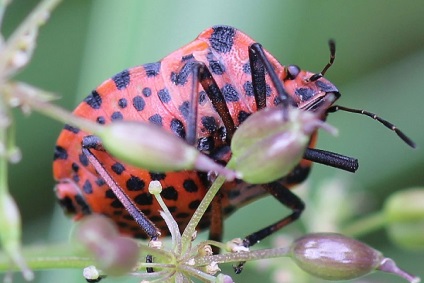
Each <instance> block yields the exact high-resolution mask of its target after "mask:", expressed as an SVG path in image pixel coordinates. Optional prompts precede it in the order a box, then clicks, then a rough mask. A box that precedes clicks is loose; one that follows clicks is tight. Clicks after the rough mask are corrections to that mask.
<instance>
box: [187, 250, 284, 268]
mask: <svg viewBox="0 0 424 283" xmlns="http://www.w3.org/2000/svg"><path fill="white" fill-rule="evenodd" d="M289 252H290V248H288V247H283V248H274V249H265V250H256V251H249V252H239V253H226V254H219V255H212V256H203V257H198V258H195V263H194V266H205V265H208V264H211V263H212V262H216V263H229V262H240V261H251V260H262V259H265V258H276V257H287V256H289Z"/></svg>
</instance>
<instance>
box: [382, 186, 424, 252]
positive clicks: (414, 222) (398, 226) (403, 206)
mask: <svg viewBox="0 0 424 283" xmlns="http://www.w3.org/2000/svg"><path fill="white" fill-rule="evenodd" d="M423 203H424V188H412V189H408V190H402V191H399V192H396V193H394V194H392V195H391V196H390V198H388V199H387V201H386V203H385V205H384V215H385V217H386V223H387V231H388V235H389V237H390V239H391V240H392V241H393V242H394V243H396V244H397V245H399V246H401V247H403V248H407V249H413V250H417V249H421V250H422V249H424V237H423V235H424V206H423Z"/></svg>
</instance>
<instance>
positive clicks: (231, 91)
mask: <svg viewBox="0 0 424 283" xmlns="http://www.w3.org/2000/svg"><path fill="white" fill-rule="evenodd" d="M222 94H223V95H224V98H225V101H227V102H235V101H238V100H239V94H238V92H237V90H236V89H235V88H234V87H233V86H232V85H231V84H226V85H225V86H224V87H223V88H222Z"/></svg>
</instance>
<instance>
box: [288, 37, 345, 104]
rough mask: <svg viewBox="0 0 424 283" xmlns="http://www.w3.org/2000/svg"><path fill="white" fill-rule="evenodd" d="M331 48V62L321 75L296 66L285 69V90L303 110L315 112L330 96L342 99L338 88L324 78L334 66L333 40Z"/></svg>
mask: <svg viewBox="0 0 424 283" xmlns="http://www.w3.org/2000/svg"><path fill="white" fill-rule="evenodd" d="M329 46H330V61H329V63H328V64H327V65H326V66H325V67H324V69H323V70H322V71H321V72H320V73H312V72H309V71H304V70H301V69H300V68H299V67H298V66H296V65H289V66H287V67H286V69H285V78H284V79H283V84H284V89H285V90H286V91H287V93H288V94H289V95H290V97H291V98H292V99H293V100H294V102H295V103H296V104H297V107H299V108H301V109H304V110H312V111H313V110H315V109H317V108H319V106H320V105H322V103H325V102H326V98H327V97H329V96H330V94H332V95H331V97H333V95H334V96H335V99H338V98H339V97H340V92H339V90H338V89H337V88H336V86H335V85H333V84H332V83H331V82H330V81H329V80H327V79H326V78H324V74H325V73H326V71H327V70H328V69H329V68H330V67H331V65H332V64H333V62H334V59H335V54H336V45H335V43H334V41H333V40H330V41H329ZM333 99H334V98H333ZM333 102H334V101H333ZM331 104H332V103H331Z"/></svg>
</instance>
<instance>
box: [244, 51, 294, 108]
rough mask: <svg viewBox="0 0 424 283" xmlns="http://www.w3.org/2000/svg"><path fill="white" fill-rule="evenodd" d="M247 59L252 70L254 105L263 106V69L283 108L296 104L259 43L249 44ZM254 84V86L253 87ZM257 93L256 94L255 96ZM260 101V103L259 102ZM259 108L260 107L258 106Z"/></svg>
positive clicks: (264, 89) (264, 90) (264, 86)
mask: <svg viewBox="0 0 424 283" xmlns="http://www.w3.org/2000/svg"><path fill="white" fill-rule="evenodd" d="M249 60H250V68H251V71H252V84H253V87H254V90H255V88H256V92H257V94H256V93H255V99H256V100H257V101H256V105H257V106H259V107H264V104H265V103H264V102H263V96H264V95H266V84H265V73H264V70H263V69H265V71H266V72H267V73H268V75H269V77H270V78H271V81H272V83H273V85H274V87H275V89H276V90H277V93H278V96H279V98H280V100H281V102H282V104H283V106H284V108H283V109H286V108H287V107H288V106H289V105H290V104H292V105H294V106H296V105H295V104H294V101H293V100H292V99H291V97H290V96H289V95H288V94H287V92H286V91H285V90H284V86H283V84H282V83H281V81H280V79H279V78H278V75H277V73H276V72H275V70H274V67H273V66H272V65H271V63H270V62H269V60H268V58H267V57H266V55H265V52H264V50H263V48H262V45H260V44H259V43H253V44H252V45H250V46H249ZM255 84H256V87H255ZM257 95H258V96H257ZM259 103H260V104H259ZM258 109H260V108H258Z"/></svg>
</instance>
